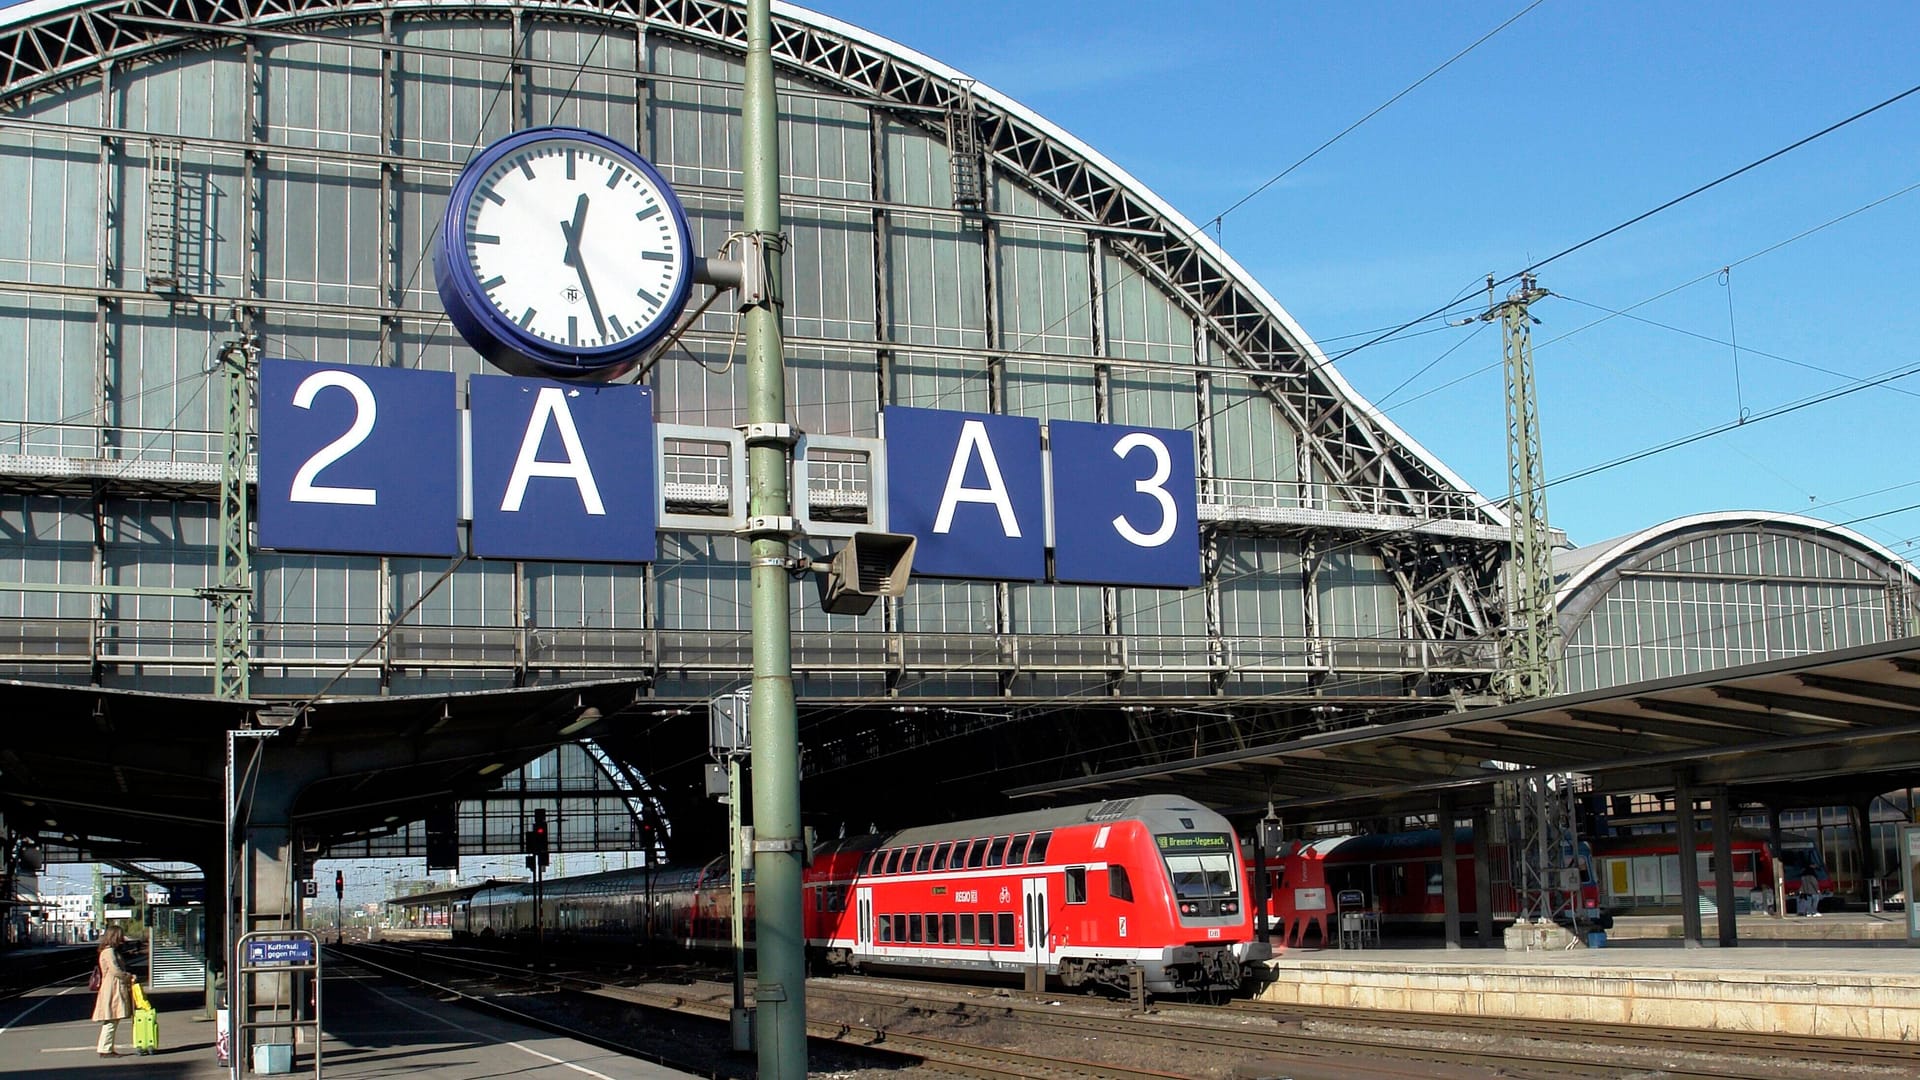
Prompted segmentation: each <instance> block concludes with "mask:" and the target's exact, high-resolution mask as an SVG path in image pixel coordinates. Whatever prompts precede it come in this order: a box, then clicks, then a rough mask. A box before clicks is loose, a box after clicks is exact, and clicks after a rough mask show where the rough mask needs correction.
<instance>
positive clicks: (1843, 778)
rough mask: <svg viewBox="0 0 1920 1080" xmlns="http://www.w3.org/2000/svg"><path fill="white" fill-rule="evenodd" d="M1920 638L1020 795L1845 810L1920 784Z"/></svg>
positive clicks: (1282, 806) (1231, 805)
mask: <svg viewBox="0 0 1920 1080" xmlns="http://www.w3.org/2000/svg"><path fill="white" fill-rule="evenodd" d="M1915 736H1920V638H1911V637H1910V638H1902V639H1900V640H1897V641H1891V642H1885V643H1880V644H1875V645H1866V646H1861V647H1858V648H1853V649H1844V650H1839V651H1835V652H1825V653H1819V654H1816V655H1813V656H1805V657H1795V658H1791V659H1786V660H1775V661H1769V662H1766V663H1760V664H1752V665H1748V666H1744V667H1736V668H1723V669H1720V670H1717V671H1712V672H1707V673H1702V674H1695V675H1684V676H1677V677H1674V678H1669V679H1661V680H1657V681H1654V682H1646V683H1639V684H1636V685H1634V686H1631V687H1624V688H1617V689H1609V690H1596V691H1590V692H1586V693H1580V694H1568V695H1563V696H1560V697H1553V698H1547V699H1543V700H1540V701H1533V702H1521V703H1516V704H1511V705H1502V706H1498V707H1495V708H1484V709H1474V710H1471V711H1465V712H1455V713H1450V714H1446V715H1441V716H1431V717H1426V718H1422V719H1415V720H1406V721H1401V722H1397V723H1367V722H1365V720H1364V718H1362V720H1361V722H1359V723H1356V724H1353V725H1352V726H1346V727H1339V728H1333V729H1330V730H1326V731H1316V732H1312V733H1308V734H1305V735H1302V736H1300V737H1298V738H1292V739H1289V740H1287V741H1284V742H1271V743H1266V744H1263V745H1257V746H1249V747H1246V748H1244V749H1237V750H1232V751H1228V752H1224V753H1216V754H1207V755H1204V756H1200V757H1195V758H1193V759H1191V760H1188V761H1180V762H1168V763H1164V764H1158V765H1151V766H1145V767H1141V768H1135V769H1125V770H1119V771H1113V772H1105V773H1097V774H1094V775H1090V776H1087V777H1084V778H1079V779H1074V780H1066V781H1060V782H1055V783H1044V784H1035V785H1031V786H1027V787H1023V788H1019V789H1016V790H1014V791H1012V792H1010V794H1013V795H1016V796H1026V797H1038V798H1047V799H1050V800H1055V799H1063V798H1068V797H1074V798H1117V797H1120V796H1124V795H1133V794H1141V793H1145V792H1151V791H1164V790H1177V791H1181V792H1184V793H1186V794H1189V795H1192V796H1193V797H1195V798H1198V799H1201V800H1204V801H1206V802H1207V803H1209V804H1210V805H1213V806H1215V807H1217V808H1220V809H1221V810H1223V811H1225V812H1229V813H1231V812H1234V811H1236V810H1237V811H1239V812H1242V813H1250V812H1254V811H1264V810H1265V809H1266V808H1267V807H1268V806H1269V805H1271V806H1272V807H1273V809H1274V810H1275V811H1276V812H1278V813H1280V814H1282V815H1283V816H1285V817H1287V818H1288V819H1289V820H1307V819H1322V820H1328V819H1335V818H1342V817H1350V816H1358V815H1366V814H1378V813H1392V812H1420V811H1424V810H1431V809H1433V807H1434V805H1435V803H1436V801H1437V800H1438V799H1439V798H1440V796H1441V795H1442V793H1447V792H1451V793H1452V794H1453V796H1454V798H1455V802H1456V805H1457V806H1460V807H1463V808H1464V807H1471V806H1475V805H1486V804H1488V803H1490V802H1491V801H1492V793H1493V791H1494V787H1495V785H1496V784H1498V783H1499V782H1501V781H1503V780H1509V779H1513V778H1514V777H1516V776H1521V775H1526V774H1529V773H1545V774H1565V773H1574V774H1580V775H1584V776H1589V777H1591V778H1592V780H1593V785H1594V790H1595V791H1598V792H1605V791H1617V792H1635V791H1659V790H1663V789H1666V788H1670V787H1672V786H1673V781H1674V778H1675V776H1676V775H1677V774H1678V773H1679V771H1680V770H1685V775H1686V777H1687V780H1688V783H1689V784H1690V785H1692V786H1694V787H1695V788H1697V789H1712V788H1725V789H1728V790H1730V791H1732V792H1734V793H1735V794H1736V795H1737V796H1738V795H1745V796H1748V797H1752V798H1755V799H1770V798H1771V799H1778V798H1780V797H1782V796H1791V798H1792V800H1793V804H1795V805H1814V804H1819V803H1822V802H1826V801H1836V800H1837V801H1845V799H1846V798H1849V797H1851V795H1852V794H1854V793H1858V792H1860V791H1865V790H1873V791H1878V790H1882V787H1881V786H1878V785H1877V783H1876V778H1879V779H1884V780H1885V781H1886V783H1885V787H1895V786H1900V785H1902V784H1909V783H1912V782H1913V779H1912V778H1913V776H1914V775H1916V774H1920V738H1916V737H1915Z"/></svg>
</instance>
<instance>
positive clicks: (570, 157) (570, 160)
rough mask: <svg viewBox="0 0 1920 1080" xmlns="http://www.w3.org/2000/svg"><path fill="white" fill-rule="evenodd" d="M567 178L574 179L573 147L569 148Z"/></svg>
mask: <svg viewBox="0 0 1920 1080" xmlns="http://www.w3.org/2000/svg"><path fill="white" fill-rule="evenodd" d="M567 179H569V180H571V179H573V148H572V147H571V146H569V147H568V148H567Z"/></svg>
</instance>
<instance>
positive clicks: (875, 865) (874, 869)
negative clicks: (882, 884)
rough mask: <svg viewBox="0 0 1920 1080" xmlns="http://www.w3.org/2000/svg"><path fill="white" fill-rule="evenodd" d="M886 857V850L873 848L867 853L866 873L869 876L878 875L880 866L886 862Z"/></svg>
mask: <svg viewBox="0 0 1920 1080" xmlns="http://www.w3.org/2000/svg"><path fill="white" fill-rule="evenodd" d="M886 857H887V849H886V848H874V849H873V850H872V851H870V852H868V853H867V873H869V874H877V873H879V872H880V864H881V863H882V862H884V861H885V860H886Z"/></svg>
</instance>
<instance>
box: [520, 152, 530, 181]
mask: <svg viewBox="0 0 1920 1080" xmlns="http://www.w3.org/2000/svg"><path fill="white" fill-rule="evenodd" d="M520 171H521V172H523V173H526V174H527V179H529V180H531V179H533V163H532V162H530V161H528V160H527V156H526V155H525V154H522V155H520Z"/></svg>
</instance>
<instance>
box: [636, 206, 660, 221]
mask: <svg viewBox="0 0 1920 1080" xmlns="http://www.w3.org/2000/svg"><path fill="white" fill-rule="evenodd" d="M659 212H660V206H659V204H657V203H656V204H654V205H653V206H649V207H647V208H646V209H645V210H641V211H639V212H637V213H635V214H634V215H633V216H634V218H635V219H636V220H639V221H645V220H647V219H648V218H650V217H652V216H653V215H655V214H657V213H659Z"/></svg>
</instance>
